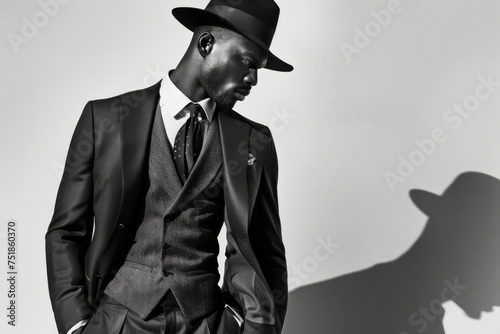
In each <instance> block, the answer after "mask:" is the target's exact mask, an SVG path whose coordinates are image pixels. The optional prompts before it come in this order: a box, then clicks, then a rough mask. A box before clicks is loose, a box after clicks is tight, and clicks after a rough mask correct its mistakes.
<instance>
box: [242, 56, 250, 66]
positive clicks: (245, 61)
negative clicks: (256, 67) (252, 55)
mask: <svg viewBox="0 0 500 334" xmlns="http://www.w3.org/2000/svg"><path fill="white" fill-rule="evenodd" d="M243 64H245V66H248V67H251V66H252V62H251V61H250V60H248V59H246V58H243Z"/></svg>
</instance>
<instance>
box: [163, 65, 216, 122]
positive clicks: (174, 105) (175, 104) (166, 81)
mask: <svg viewBox="0 0 500 334" xmlns="http://www.w3.org/2000/svg"><path fill="white" fill-rule="evenodd" d="M170 73H172V71H169V75H167V76H166V77H165V78H163V80H162V81H161V84H160V108H161V110H162V111H163V112H167V113H168V115H170V116H172V118H173V117H174V116H175V115H177V114H178V113H179V111H181V110H182V108H184V107H185V106H186V105H187V104H188V103H190V102H194V103H198V104H199V105H200V106H201V107H202V108H203V110H204V111H205V114H206V116H207V119H208V121H209V122H211V121H212V118H213V117H214V113H215V106H216V105H215V102H214V101H213V100H211V99H210V98H208V97H207V98H206V99H204V100H201V101H191V100H190V99H189V98H188V97H187V96H186V95H184V93H182V92H181V91H180V90H179V88H177V86H175V85H174V83H173V82H172V80H171V79H170Z"/></svg>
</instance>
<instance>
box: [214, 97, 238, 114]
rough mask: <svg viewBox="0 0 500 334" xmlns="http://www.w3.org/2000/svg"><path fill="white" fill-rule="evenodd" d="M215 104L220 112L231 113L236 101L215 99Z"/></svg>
mask: <svg viewBox="0 0 500 334" xmlns="http://www.w3.org/2000/svg"><path fill="white" fill-rule="evenodd" d="M215 103H216V104H217V106H218V107H219V108H220V109H221V110H222V111H231V110H233V107H234V105H235V104H236V101H234V100H229V99H217V100H215Z"/></svg>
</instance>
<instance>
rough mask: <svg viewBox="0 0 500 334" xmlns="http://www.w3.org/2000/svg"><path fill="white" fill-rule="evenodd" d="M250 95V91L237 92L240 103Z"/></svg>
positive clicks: (240, 90)
mask: <svg viewBox="0 0 500 334" xmlns="http://www.w3.org/2000/svg"><path fill="white" fill-rule="evenodd" d="M248 94H250V89H245V88H243V89H237V90H236V98H237V99H238V100H240V101H243V100H244V99H245V97H246V96H248Z"/></svg>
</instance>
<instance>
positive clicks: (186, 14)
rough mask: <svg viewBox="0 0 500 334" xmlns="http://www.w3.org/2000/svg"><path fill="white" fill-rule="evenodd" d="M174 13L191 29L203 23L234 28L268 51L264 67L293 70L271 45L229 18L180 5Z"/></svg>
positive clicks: (276, 69)
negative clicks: (234, 23)
mask: <svg viewBox="0 0 500 334" xmlns="http://www.w3.org/2000/svg"><path fill="white" fill-rule="evenodd" d="M172 15H174V17H175V18H176V19H177V21H179V22H180V23H181V24H182V25H183V26H185V27H186V28H188V29H189V30H191V31H194V30H195V29H196V27H198V26H202V25H210V26H218V27H227V28H229V29H231V30H234V31H236V32H237V33H239V34H240V35H242V36H245V37H246V38H248V39H249V40H251V41H252V42H254V43H255V44H257V45H258V46H260V47H261V48H263V49H264V50H266V51H267V52H268V59H267V63H266V66H265V67H264V68H267V69H269V70H273V71H280V72H290V71H292V70H293V66H292V65H290V64H287V63H285V62H284V61H283V60H281V59H279V58H278V57H276V56H275V55H274V54H273V53H272V52H271V51H270V50H269V47H267V45H265V44H264V43H263V42H262V41H260V40H259V39H258V38H256V37H255V36H252V35H251V34H249V33H248V32H245V31H242V30H241V29H239V28H238V27H236V26H234V25H233V24H231V22H229V21H228V20H226V19H224V18H223V17H221V16H219V15H217V14H214V13H211V12H209V11H206V10H203V9H199V8H190V7H178V8H174V9H173V10H172Z"/></svg>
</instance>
